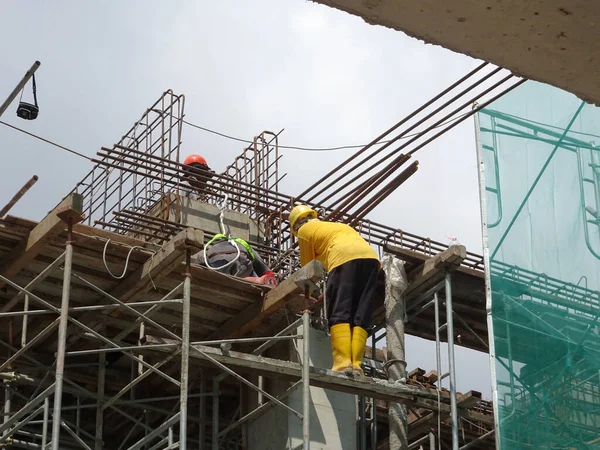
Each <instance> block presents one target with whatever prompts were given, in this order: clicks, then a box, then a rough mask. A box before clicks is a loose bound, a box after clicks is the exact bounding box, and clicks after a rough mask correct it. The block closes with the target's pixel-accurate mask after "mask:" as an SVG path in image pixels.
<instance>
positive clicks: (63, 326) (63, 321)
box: [51, 219, 73, 450]
mask: <svg viewBox="0 0 600 450" xmlns="http://www.w3.org/2000/svg"><path fill="white" fill-rule="evenodd" d="M72 231H73V222H72V220H71V219H70V220H69V234H68V238H67V244H66V250H65V265H64V269H63V274H64V276H63V286H62V300H61V303H60V322H59V325H58V350H57V353H56V370H55V376H56V381H55V383H56V391H55V393H54V411H53V413H52V447H51V448H52V450H58V449H59V439H60V424H61V419H60V414H61V404H62V391H63V378H64V372H65V353H66V347H67V326H68V325H69V298H70V295H71V269H72V266H73V244H72V243H71V238H72V236H71V234H72Z"/></svg>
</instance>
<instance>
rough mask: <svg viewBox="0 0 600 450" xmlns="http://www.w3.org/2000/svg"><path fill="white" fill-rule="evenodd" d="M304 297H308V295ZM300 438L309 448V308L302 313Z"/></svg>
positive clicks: (305, 447)
mask: <svg viewBox="0 0 600 450" xmlns="http://www.w3.org/2000/svg"><path fill="white" fill-rule="evenodd" d="M305 295H306V298H307V299H308V295H307V294H305ZM302 334H303V336H304V338H303V341H302V344H303V345H302V349H303V351H302V354H303V359H302V439H303V443H304V446H303V450H310V348H309V344H310V339H309V337H310V310H309V309H308V307H306V308H305V309H304V312H303V313H302Z"/></svg>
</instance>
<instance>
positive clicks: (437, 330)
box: [433, 292, 444, 440]
mask: <svg viewBox="0 0 600 450" xmlns="http://www.w3.org/2000/svg"><path fill="white" fill-rule="evenodd" d="M433 308H434V312H435V364H436V370H437V374H438V381H437V395H438V411H437V419H438V423H437V425H438V426H437V432H438V436H437V437H438V440H441V436H442V430H441V428H442V424H441V417H440V411H439V406H440V392H441V390H442V382H443V381H444V380H443V378H442V352H441V344H440V301H439V298H438V294H437V292H436V293H435V294H433Z"/></svg>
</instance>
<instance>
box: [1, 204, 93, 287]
mask: <svg viewBox="0 0 600 450" xmlns="http://www.w3.org/2000/svg"><path fill="white" fill-rule="evenodd" d="M65 212H72V213H73V214H75V215H81V214H83V197H82V196H81V194H76V193H73V194H70V195H69V196H68V197H66V198H65V199H64V200H63V201H62V202H61V203H60V204H59V205H58V206H57V207H56V208H55V209H54V210H53V211H52V212H50V214H48V215H47V216H46V217H45V218H44V219H43V220H42V221H41V222H40V223H38V224H37V225H36V226H35V228H34V229H32V230H31V231H30V232H29V234H28V235H27V237H25V238H23V239H22V240H21V243H20V244H19V245H17V247H16V248H15V249H14V251H13V252H12V253H11V254H10V256H9V257H8V258H5V259H4V260H3V261H1V262H0V273H1V274H2V275H4V276H5V277H6V278H11V277H14V276H15V275H16V274H17V273H19V272H20V271H21V270H22V269H24V268H25V267H26V266H27V264H29V262H31V261H32V260H33V259H34V258H35V257H36V256H37V255H38V254H39V253H40V252H41V251H42V249H43V248H44V246H45V245H46V244H47V243H48V242H50V241H52V240H53V239H54V238H55V237H56V236H58V235H59V234H60V233H61V232H62V231H63V230H64V229H65V228H67V224H66V222H64V221H63V220H62V219H61V218H60V217H59V214H62V213H65ZM5 284H6V283H3V282H1V281H0V288H2V287H4V286H5Z"/></svg>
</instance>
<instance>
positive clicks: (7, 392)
mask: <svg viewBox="0 0 600 450" xmlns="http://www.w3.org/2000/svg"><path fill="white" fill-rule="evenodd" d="M8 386H9V385H8V382H7V381H5V382H4V420H3V421H2V423H3V424H4V423H6V422H8V418H9V417H10V389H9V388H8ZM7 434H8V429H6V430H4V433H2V436H6V435H7Z"/></svg>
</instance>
